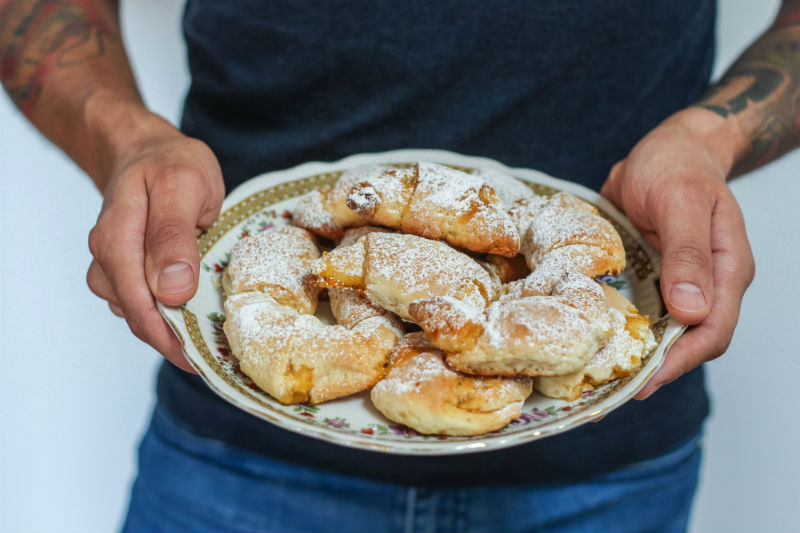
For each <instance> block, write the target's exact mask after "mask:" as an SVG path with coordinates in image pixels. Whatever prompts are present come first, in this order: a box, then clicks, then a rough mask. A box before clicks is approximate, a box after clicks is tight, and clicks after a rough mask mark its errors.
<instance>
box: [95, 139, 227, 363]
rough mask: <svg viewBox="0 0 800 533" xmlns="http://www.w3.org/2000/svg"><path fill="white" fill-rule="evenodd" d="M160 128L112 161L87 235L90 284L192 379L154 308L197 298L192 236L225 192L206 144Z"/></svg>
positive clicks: (213, 215) (196, 259) (215, 211)
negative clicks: (108, 176) (90, 254)
mask: <svg viewBox="0 0 800 533" xmlns="http://www.w3.org/2000/svg"><path fill="white" fill-rule="evenodd" d="M160 129H161V130H162V131H159V134H158V135H154V136H152V137H150V138H148V139H147V140H144V141H142V142H137V143H136V144H135V145H134V146H132V147H130V148H129V149H128V150H127V151H126V152H125V153H124V154H123V155H121V156H120V157H119V158H118V160H117V161H115V162H114V165H113V170H112V171H111V176H110V179H109V181H108V184H107V186H106V188H105V191H104V193H105V200H104V202H103V208H102V211H101V212H100V216H99V217H98V220H97V225H96V226H95V227H94V228H93V229H92V231H91V233H90V234H89V249H90V250H91V252H92V255H93V256H94V261H92V264H91V266H90V267H89V272H88V274H87V281H88V283H89V287H90V288H91V289H92V291H93V292H94V293H95V294H97V295H98V296H100V297H101V298H103V299H105V300H107V301H108V305H109V307H110V308H111V311H113V312H114V313H115V314H117V315H119V316H121V317H124V318H125V320H126V321H127V322H128V325H129V326H130V328H131V331H133V333H134V334H135V335H136V336H137V337H139V338H140V339H141V340H143V341H145V342H146V343H148V344H150V345H151V346H153V347H154V348H155V349H156V350H158V351H159V352H161V354H162V355H164V356H165V357H166V358H167V359H169V360H170V361H171V362H172V363H173V364H175V365H176V366H178V367H179V368H181V369H183V370H186V371H189V372H192V369H191V367H190V366H189V364H188V362H187V361H186V359H185V358H184V356H183V352H182V349H181V344H180V342H179V341H178V339H177V338H176V337H175V335H174V334H173V332H172V331H171V330H170V328H169V326H168V325H167V323H166V322H165V321H164V319H163V318H162V317H161V315H160V314H159V312H158V310H157V309H156V305H155V302H156V300H158V301H160V302H162V303H164V304H167V305H180V304H183V303H185V302H187V301H188V300H189V299H190V298H191V297H192V296H193V295H194V293H195V291H196V290H197V280H198V272H199V267H200V259H199V254H198V248H197V240H196V239H197V235H198V234H199V233H200V231H201V230H203V229H205V228H208V227H209V226H210V225H211V224H212V223H213V221H214V220H215V219H216V217H217V215H218V214H219V210H220V206H221V205H222V200H223V197H224V195H225V188H224V185H223V182H222V174H221V171H220V168H219V165H218V163H217V160H216V158H215V157H214V154H213V153H212V152H211V150H209V149H208V147H207V146H206V145H205V144H203V143H202V142H200V141H197V140H194V139H190V138H188V137H185V136H183V135H182V134H181V133H180V132H178V131H177V130H174V128H172V127H171V126H168V125H167V126H166V128H160ZM164 129H166V130H167V131H166V132H165V131H163V130H164Z"/></svg>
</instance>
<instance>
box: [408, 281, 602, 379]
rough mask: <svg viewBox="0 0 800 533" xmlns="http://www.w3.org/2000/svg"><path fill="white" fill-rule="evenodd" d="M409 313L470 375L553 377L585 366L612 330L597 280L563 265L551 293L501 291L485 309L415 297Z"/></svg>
mask: <svg viewBox="0 0 800 533" xmlns="http://www.w3.org/2000/svg"><path fill="white" fill-rule="evenodd" d="M409 313H410V314H411V316H412V318H413V319H414V320H415V321H416V322H417V323H418V324H419V325H420V327H421V328H422V329H423V331H425V333H426V334H427V335H428V338H429V339H430V340H431V342H432V343H433V344H434V346H436V347H438V348H440V349H442V350H443V351H444V352H445V354H446V359H447V364H448V365H450V366H451V367H453V368H454V369H456V370H460V371H462V372H466V373H470V374H481V375H495V376H514V375H524V376H557V375H561V374H567V373H570V372H575V371H577V370H579V369H580V368H582V367H583V366H584V365H585V364H586V362H587V361H588V360H589V359H590V358H591V357H592V355H594V353H595V352H597V350H598V349H599V348H600V347H601V346H603V344H605V342H606V341H607V340H608V338H609V337H610V336H611V333H612V331H611V326H610V324H609V322H608V319H607V308H606V303H605V298H604V294H603V291H602V289H601V288H600V285H599V284H598V283H597V282H595V281H594V280H591V279H589V278H587V277H586V276H583V275H581V274H577V273H573V272H567V273H564V274H563V275H562V276H561V277H560V278H559V280H558V281H556V282H555V283H554V286H553V290H552V293H551V294H549V295H535V296H524V297H519V298H503V299H500V300H498V301H496V302H493V303H492V304H491V305H490V306H489V307H488V309H486V310H485V311H483V310H479V309H477V308H475V307H473V306H470V305H469V304H467V303H464V302H460V301H458V300H455V299H453V298H446V297H445V298H442V297H437V298H430V299H424V300H417V301H414V302H412V303H411V305H410V306H409Z"/></svg>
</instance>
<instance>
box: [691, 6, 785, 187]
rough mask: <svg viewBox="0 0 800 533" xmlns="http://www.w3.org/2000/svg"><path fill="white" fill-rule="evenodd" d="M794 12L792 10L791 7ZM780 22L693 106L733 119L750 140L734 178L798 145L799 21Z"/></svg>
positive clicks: (783, 20) (738, 163) (737, 165)
mask: <svg viewBox="0 0 800 533" xmlns="http://www.w3.org/2000/svg"><path fill="white" fill-rule="evenodd" d="M792 7H794V6H792ZM788 15H789V16H787V17H786V18H784V19H779V23H777V24H776V25H775V26H774V27H773V28H772V29H770V31H768V32H767V33H766V34H765V35H764V36H762V37H761V38H760V39H759V40H758V41H756V42H755V43H754V44H753V45H752V46H751V47H750V48H748V49H747V51H746V52H745V53H744V55H742V57H740V58H739V59H738V60H737V61H736V62H735V63H734V64H733V65H732V66H731V67H730V69H729V70H728V71H727V72H726V73H725V75H724V76H723V77H722V79H721V80H720V81H719V83H717V84H716V85H714V86H713V87H711V89H710V90H709V91H708V92H707V93H706V95H705V96H704V97H703V98H702V99H701V100H700V101H699V102H698V103H697V105H698V106H700V107H703V108H704V109H708V110H709V111H712V112H714V113H716V114H717V115H719V116H721V117H723V118H726V119H728V118H733V119H735V120H737V121H738V122H739V124H740V125H741V127H742V130H743V131H744V132H745V134H746V135H747V136H748V137H749V138H750V151H749V153H748V154H746V155H745V156H744V157H743V158H742V160H741V161H738V162H737V164H736V168H735V169H734V173H735V174H741V173H743V172H747V171H749V170H752V169H754V168H757V167H759V166H761V165H763V164H765V163H767V162H769V161H771V160H773V159H775V158H776V157H778V156H780V155H782V154H784V153H786V152H788V151H789V150H791V149H792V148H794V147H796V146H797V145H798V143H800V127H798V126H800V124H798V122H799V121H800V20H797V19H798V15H797V13H796V12H795V13H789V14H788Z"/></svg>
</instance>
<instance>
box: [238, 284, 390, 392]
mask: <svg viewBox="0 0 800 533" xmlns="http://www.w3.org/2000/svg"><path fill="white" fill-rule="evenodd" d="M249 294H254V293H249ZM249 294H248V293H245V295H248V296H249ZM237 296H238V297H242V296H243V295H235V296H234V297H231V298H228V300H226V302H225V311H226V315H227V318H226V320H225V325H224V329H225V333H226V335H227V336H228V338H229V340H230V341H231V349H232V350H233V352H234V354H235V355H236V357H237V358H238V359H239V364H240V367H241V369H242V372H244V373H245V374H247V375H248V376H249V377H250V378H251V379H252V380H253V382H254V383H255V384H256V385H258V386H259V387H260V388H261V389H263V390H264V391H266V392H267V393H268V394H270V395H271V396H273V397H274V398H275V399H277V400H278V401H280V402H282V403H287V404H290V403H301V402H308V403H320V402H324V401H327V400H332V399H335V398H340V397H342V396H347V395H350V394H354V393H356V392H359V391H362V390H364V389H367V388H369V387H371V386H373V385H374V384H375V383H377V382H378V380H380V379H381V378H382V377H383V375H384V373H385V365H386V361H387V357H388V355H389V353H390V352H391V350H392V349H393V348H394V345H395V344H396V342H397V340H398V332H397V331H396V330H395V328H394V327H393V326H392V325H391V323H389V322H388V321H387V320H386V319H385V318H384V317H381V316H374V317H371V318H367V319H364V320H362V321H361V322H359V323H358V324H356V325H355V326H354V327H353V328H351V329H348V328H346V327H344V326H340V325H326V324H324V323H323V322H321V321H320V320H319V319H318V318H317V317H315V316H314V315H305V314H298V313H296V312H295V311H294V310H292V309H289V308H288V307H286V306H282V305H280V304H278V303H277V302H275V301H274V300H273V299H271V298H270V297H269V296H267V295H263V294H260V293H258V296H259V297H260V298H244V299H239V298H237Z"/></svg>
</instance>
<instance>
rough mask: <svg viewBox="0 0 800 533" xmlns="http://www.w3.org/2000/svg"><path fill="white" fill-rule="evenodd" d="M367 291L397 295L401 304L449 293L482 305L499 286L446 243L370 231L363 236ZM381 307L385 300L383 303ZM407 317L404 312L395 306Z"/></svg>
mask: <svg viewBox="0 0 800 533" xmlns="http://www.w3.org/2000/svg"><path fill="white" fill-rule="evenodd" d="M366 246H367V257H368V259H367V260H368V262H369V268H368V269H367V279H366V287H367V294H368V295H369V296H370V299H371V300H372V301H373V302H379V303H380V302H381V301H385V298H386V296H385V295H384V296H382V295H381V294H378V293H377V291H376V289H377V288H378V287H380V290H382V291H386V288H387V287H392V288H393V290H392V291H391V292H393V293H396V294H397V295H398V296H400V297H402V301H403V302H404V305H405V306H406V307H407V305H408V303H410V302H411V301H413V300H416V299H419V298H429V297H432V296H451V297H453V298H456V299H459V300H463V301H465V302H467V303H469V304H471V305H473V306H475V307H479V308H483V307H485V306H486V305H487V303H488V302H489V301H491V300H492V299H494V298H495V297H496V296H497V294H498V293H499V289H500V287H499V286H498V284H497V283H496V282H495V281H494V280H493V278H492V276H490V275H489V273H488V272H486V270H485V269H484V268H483V267H481V266H480V265H479V264H478V263H477V262H476V261H475V260H474V259H472V258H470V257H469V256H467V255H465V254H462V253H460V252H458V251H456V250H454V249H453V248H451V247H450V246H448V245H447V244H445V243H443V242H440V241H432V240H429V239H425V238H422V237H417V236H415V235H407V234H397V233H394V234H384V233H372V234H370V235H368V236H367V241H366ZM384 307H386V305H384ZM396 312H398V314H400V315H401V316H403V317H404V318H408V313H407V308H406V309H405V310H404V312H400V311H396Z"/></svg>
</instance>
